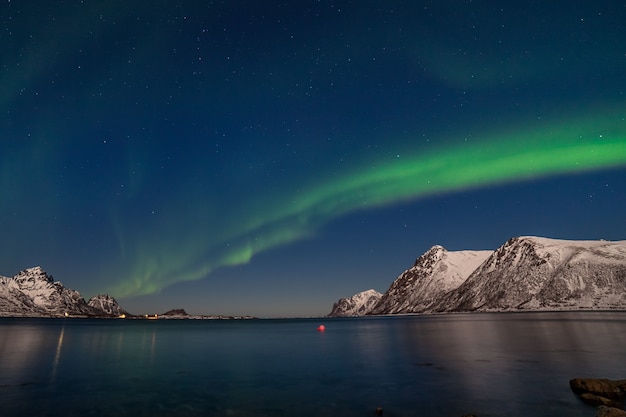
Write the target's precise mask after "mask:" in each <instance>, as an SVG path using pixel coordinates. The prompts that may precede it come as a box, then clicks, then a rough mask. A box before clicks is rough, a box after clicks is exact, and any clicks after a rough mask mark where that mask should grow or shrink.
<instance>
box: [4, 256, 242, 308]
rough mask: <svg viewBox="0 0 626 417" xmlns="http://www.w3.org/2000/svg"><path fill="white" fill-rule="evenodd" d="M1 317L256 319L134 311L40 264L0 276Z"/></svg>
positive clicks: (108, 296)
mask: <svg viewBox="0 0 626 417" xmlns="http://www.w3.org/2000/svg"><path fill="white" fill-rule="evenodd" d="M0 317H98V318H110V317H124V318H146V319H157V318H158V319H208V320H215V319H253V318H254V317H252V316H221V315H190V314H187V312H186V311H185V310H183V309H174V310H170V311H168V312H165V313H163V314H144V315H133V314H129V313H128V312H127V311H126V310H124V309H123V308H122V307H121V306H120V305H119V304H118V303H117V301H116V300H115V299H114V298H113V297H111V296H110V295H107V294H101V295H96V296H95V297H92V298H90V299H89V301H87V302H86V301H85V299H84V298H83V297H82V296H81V295H80V293H79V292H78V291H75V290H71V289H69V288H65V287H64V286H63V284H61V283H60V282H59V281H55V280H54V278H53V277H52V276H51V275H48V274H47V273H46V271H44V270H43V269H42V268H41V267H38V266H37V267H35V268H28V269H25V270H23V271H20V272H19V273H18V274H17V275H15V276H14V277H12V278H8V277H3V276H0Z"/></svg>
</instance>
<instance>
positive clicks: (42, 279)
mask: <svg viewBox="0 0 626 417" xmlns="http://www.w3.org/2000/svg"><path fill="white" fill-rule="evenodd" d="M124 314H127V312H126V311H125V310H124V309H122V307H120V305H119V304H118V303H117V301H116V300H115V299H114V298H113V297H111V296H109V295H107V294H100V295H97V296H95V297H92V298H91V299H89V301H85V299H84V298H83V297H82V296H81V295H80V293H79V292H78V291H76V290H72V289H69V288H66V287H65V286H64V285H63V284H62V283H61V282H60V281H55V280H54V278H53V277H52V275H48V273H47V272H46V271H44V269H43V268H41V267H40V266H36V267H33V268H27V269H24V270H22V271H20V272H18V273H17V274H16V275H15V276H13V277H12V278H9V277H4V276H0V316H3V317H68V316H78V317H118V316H120V315H124Z"/></svg>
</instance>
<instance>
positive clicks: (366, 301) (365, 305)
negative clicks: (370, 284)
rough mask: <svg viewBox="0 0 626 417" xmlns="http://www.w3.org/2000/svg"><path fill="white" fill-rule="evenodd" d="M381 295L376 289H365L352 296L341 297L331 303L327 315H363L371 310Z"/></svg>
mask: <svg viewBox="0 0 626 417" xmlns="http://www.w3.org/2000/svg"><path fill="white" fill-rule="evenodd" d="M381 296H382V294H381V293H379V292H378V291H376V290H367V291H362V292H360V293H358V294H355V295H353V296H352V297H348V298H341V299H340V300H339V301H337V302H336V303H335V304H334V305H333V309H332V311H331V312H330V314H329V316H331V317H349V316H363V315H365V314H366V313H367V312H369V311H370V310H371V308H372V307H373V306H374V304H376V302H378V300H379V299H380V297H381Z"/></svg>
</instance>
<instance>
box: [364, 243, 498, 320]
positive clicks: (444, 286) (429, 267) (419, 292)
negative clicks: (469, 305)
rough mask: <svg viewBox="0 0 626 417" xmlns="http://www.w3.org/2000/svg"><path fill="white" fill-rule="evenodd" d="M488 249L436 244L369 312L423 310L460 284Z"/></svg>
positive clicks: (479, 262) (404, 273) (484, 258)
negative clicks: (452, 249) (450, 248)
mask: <svg viewBox="0 0 626 417" xmlns="http://www.w3.org/2000/svg"><path fill="white" fill-rule="evenodd" d="M492 253H493V252H492V251H458V252H449V251H447V250H446V249H445V248H444V247H442V246H439V245H436V246H433V247H432V248H430V249H429V250H428V251H427V252H426V253H424V254H423V255H422V256H420V257H419V258H417V260H416V261H415V263H414V264H413V267H411V268H410V269H408V270H406V271H404V272H403V273H402V274H400V276H399V277H398V278H396V280H395V281H394V282H393V283H392V284H391V286H390V287H389V289H388V290H387V291H386V292H385V294H384V295H383V296H382V297H381V299H380V301H378V303H377V304H376V305H375V306H373V308H372V309H371V310H370V311H369V312H368V313H369V314H394V313H417V312H422V311H425V310H427V309H428V308H429V307H430V306H432V305H433V303H436V302H437V301H439V300H440V299H441V297H442V296H443V295H444V294H446V293H447V292H449V291H451V290H453V289H455V288H457V287H458V286H459V285H461V284H462V283H463V282H464V281H465V280H466V279H467V277H468V276H469V275H470V274H471V273H472V272H473V271H474V270H475V269H476V268H477V267H478V266H479V265H480V264H481V263H482V262H484V261H485V260H486V259H487V258H488V257H489V255H491V254H492Z"/></svg>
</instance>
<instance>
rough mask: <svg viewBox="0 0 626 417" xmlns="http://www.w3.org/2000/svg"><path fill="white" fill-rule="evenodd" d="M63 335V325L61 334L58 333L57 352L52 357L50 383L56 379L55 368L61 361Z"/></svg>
mask: <svg viewBox="0 0 626 417" xmlns="http://www.w3.org/2000/svg"><path fill="white" fill-rule="evenodd" d="M64 335H65V325H63V326H62V327H61V332H60V333H59V340H58V341H57V350H56V354H55V355H54V361H53V362H52V377H51V378H50V379H51V381H52V382H54V381H55V379H56V374H57V368H58V367H59V360H60V359H61V348H62V347H63V336H64Z"/></svg>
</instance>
